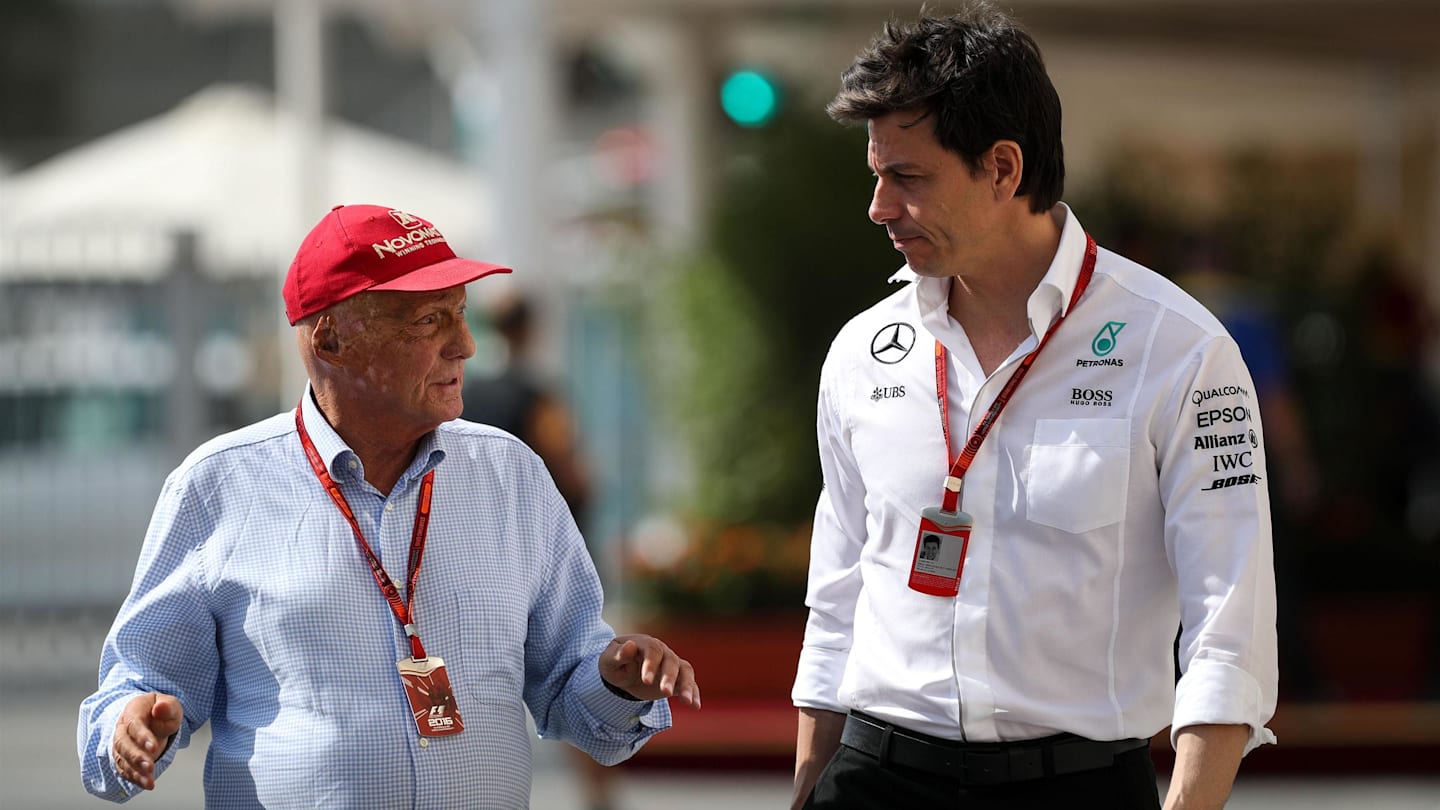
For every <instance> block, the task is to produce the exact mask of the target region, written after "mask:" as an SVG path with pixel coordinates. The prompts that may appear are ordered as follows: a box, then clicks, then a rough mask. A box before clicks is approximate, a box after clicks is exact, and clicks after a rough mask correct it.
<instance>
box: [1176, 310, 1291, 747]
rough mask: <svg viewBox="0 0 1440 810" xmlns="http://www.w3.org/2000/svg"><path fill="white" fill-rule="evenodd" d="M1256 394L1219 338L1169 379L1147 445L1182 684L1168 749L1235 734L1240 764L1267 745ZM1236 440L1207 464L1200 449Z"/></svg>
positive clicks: (1268, 601)
mask: <svg viewBox="0 0 1440 810" xmlns="http://www.w3.org/2000/svg"><path fill="white" fill-rule="evenodd" d="M1254 390H1255V386H1254V383H1253V382H1252V381H1251V379H1250V375H1249V372H1248V371H1247V370H1246V368H1245V364H1244V362H1243V361H1242V360H1241V357H1240V352H1239V349H1238V348H1237V347H1236V345H1235V343H1234V341H1233V340H1231V339H1230V338H1229V337H1228V336H1222V337H1216V338H1213V339H1211V340H1209V341H1208V342H1206V343H1205V344H1204V345H1203V346H1202V347H1200V349H1199V350H1198V351H1197V352H1196V353H1195V354H1194V355H1193V356H1192V357H1191V360H1190V362H1189V363H1188V364H1187V365H1186V367H1185V368H1184V369H1183V370H1182V371H1181V373H1180V374H1179V376H1178V377H1177V381H1176V384H1175V387H1174V390H1173V392H1172V394H1171V396H1170V397H1169V399H1168V400H1167V401H1166V403H1165V404H1164V406H1163V407H1164V408H1165V409H1166V412H1165V413H1164V414H1163V415H1162V418H1161V419H1160V420H1157V422H1158V423H1159V424H1164V425H1168V426H1169V427H1170V429H1169V432H1168V435H1161V436H1156V437H1155V438H1156V440H1157V447H1158V449H1159V451H1160V453H1159V459H1160V495H1161V498H1162V499H1163V502H1164V507H1165V543H1166V552H1167V554H1168V555H1169V559H1170V563H1171V565H1172V566H1173V568H1174V571H1175V575H1176V579H1177V582H1178V586H1179V599H1180V615H1181V624H1182V628H1181V636H1180V648H1179V660H1180V671H1181V673H1182V674H1181V677H1180V681H1179V683H1178V684H1177V686H1176V693H1175V709H1174V717H1173V723H1172V731H1171V742H1172V744H1173V743H1174V740H1175V736H1176V735H1177V734H1178V733H1179V731H1180V730H1181V729H1183V728H1185V727H1186V726H1193V725H1199V724H1244V725H1246V726H1248V727H1249V728H1250V739H1249V741H1248V743H1247V745H1246V749H1245V750H1246V752H1249V751H1250V750H1252V749H1254V748H1255V747H1257V746H1259V745H1262V744H1265V743H1274V742H1275V735H1274V734H1273V733H1272V732H1271V731H1270V730H1269V729H1268V728H1266V727H1265V724H1266V723H1267V722H1268V721H1269V720H1270V718H1271V717H1272V716H1273V715H1274V712H1275V702H1276V694H1277V688H1278V686H1277V685H1278V669H1277V653H1276V636H1275V611H1276V606H1275V570H1274V561H1273V557H1272V548H1271V523H1270V501H1269V495H1268V490H1267V486H1268V478H1269V474H1268V472H1267V470H1266V465H1265V445H1264V432H1263V431H1262V429H1261V424H1260V411H1259V405H1258V402H1257V400H1256V397H1255V395H1254ZM1213 436H1226V437H1235V438H1237V439H1238V444H1235V445H1232V446H1227V447H1225V448H1224V449H1223V452H1215V448H1214V447H1213V446H1211V444H1210V440H1211V439H1210V437H1213Z"/></svg>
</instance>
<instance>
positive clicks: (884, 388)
mask: <svg viewBox="0 0 1440 810" xmlns="http://www.w3.org/2000/svg"><path fill="white" fill-rule="evenodd" d="M903 396H905V386H903V385H881V386H876V387H875V390H874V391H871V392H870V401H871V402H879V401H880V400H882V399H899V398H901V397H903Z"/></svg>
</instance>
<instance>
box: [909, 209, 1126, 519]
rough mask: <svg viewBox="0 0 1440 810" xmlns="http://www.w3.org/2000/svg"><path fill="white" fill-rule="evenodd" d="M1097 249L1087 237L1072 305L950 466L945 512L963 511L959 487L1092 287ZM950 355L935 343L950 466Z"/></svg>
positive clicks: (1024, 361)
mask: <svg viewBox="0 0 1440 810" xmlns="http://www.w3.org/2000/svg"><path fill="white" fill-rule="evenodd" d="M1097 252H1098V249H1097V247H1096V245H1095V239H1094V237H1092V236H1090V234H1088V233H1087V234H1085V261H1084V262H1083V263H1082V264H1081V265H1080V277H1079V278H1077V279H1076V280H1075V289H1074V291H1073V292H1072V293H1071V294H1070V305H1069V306H1068V307H1066V308H1065V311H1064V312H1062V313H1060V317H1059V318H1056V319H1055V323H1053V324H1051V325H1050V329H1049V331H1047V332H1046V333H1045V336H1044V337H1042V338H1041V339H1040V345H1038V346H1036V347H1035V350H1034V351H1032V352H1030V353H1029V354H1027V355H1025V357H1024V359H1022V360H1021V361H1020V366H1019V368H1016V369H1015V372H1014V373H1013V374H1011V375H1010V379H1009V380H1007V381H1006V382H1005V387H1004V388H1001V389H1000V394H999V395H998V396H997V397H995V401H994V402H992V403H991V404H990V410H989V411H987V412H986V413H985V418H984V419H982V420H980V424H978V425H976V426H975V430H974V431H973V432H972V433H971V434H970V438H969V439H967V440H966V441H965V447H964V449H962V450H961V451H960V455H959V456H957V457H956V458H955V462H954V463H953V464H950V472H949V474H948V475H946V476H945V496H944V502H943V505H942V507H941V508H942V509H943V510H944V511H946V512H955V511H957V510H958V509H959V507H960V483H961V481H963V480H964V478H965V473H966V472H967V471H968V470H969V469H970V463H971V462H973V461H974V460H975V454H976V453H978V452H980V445H981V444H983V443H984V441H985V437H986V436H988V435H990V429H991V428H992V427H994V426H995V420H997V419H999V418H1000V412H1001V411H1003V410H1005V406H1006V405H1008V404H1009V403H1010V398H1011V397H1012V396H1014V395H1015V389H1017V388H1019V387H1020V382H1021V381H1022V380H1024V379H1025V375H1026V374H1029V373H1030V367H1031V366H1033V365H1035V358H1037V357H1039V356H1040V352H1041V350H1043V349H1044V348H1045V344H1047V343H1049V342H1050V337H1051V336H1052V335H1054V334H1055V330H1057V329H1059V328H1060V324H1062V323H1064V322H1065V316H1067V315H1069V314H1070V312H1071V311H1073V310H1074V309H1075V304H1076V302H1078V301H1079V300H1080V296H1081V295H1083V294H1084V293H1085V288H1087V287H1089V286H1090V278H1091V277H1092V276H1094V275H1095V256H1096V254H1097ZM947 358H948V355H947V353H946V351H945V346H944V345H942V344H941V343H940V341H938V340H937V341H935V396H936V398H937V399H938V400H939V403H940V429H941V431H943V432H944V434H945V461H946V462H947V463H949V462H950V404H949V396H948V395H947V392H948V388H947V387H946V382H945V377H946V370H947V369H948V368H949V362H948V359H947Z"/></svg>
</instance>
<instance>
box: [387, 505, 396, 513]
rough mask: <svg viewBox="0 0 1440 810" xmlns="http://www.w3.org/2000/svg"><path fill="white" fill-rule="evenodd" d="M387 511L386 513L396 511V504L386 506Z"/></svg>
mask: <svg viewBox="0 0 1440 810" xmlns="http://www.w3.org/2000/svg"><path fill="white" fill-rule="evenodd" d="M385 511H386V512H394V511H395V504H393V503H387V504H385Z"/></svg>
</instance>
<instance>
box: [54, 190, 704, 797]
mask: <svg viewBox="0 0 1440 810" xmlns="http://www.w3.org/2000/svg"><path fill="white" fill-rule="evenodd" d="M497 272H508V270H507V269H506V268H503V267H498V266H496V265H493V264H486V263H483V262H476V261H471V260H468V259H462V258H457V257H456V256H455V254H454V252H453V251H452V250H451V249H450V247H449V246H448V245H447V243H446V241H445V238H444V236H443V235H441V233H440V232H439V231H438V230H437V229H436V228H435V226H434V225H432V224H431V223H429V222H427V221H425V220H422V219H420V218H418V217H416V216H413V215H411V214H408V213H405V212H402V211H396V210H392V209H389V208H384V207H378V206H370V205H352V206H340V207H336V208H335V209H334V210H332V211H331V212H330V213H328V214H327V215H326V216H325V217H324V219H322V220H321V221H320V223H319V224H318V225H317V226H316V227H315V228H314V229H313V230H312V231H311V232H310V234H309V235H308V236H306V237H305V240H304V242H303V243H302V244H301V246H300V249H299V252H298V253H297V254H296V256H295V261H294V263H293V264H292V265H291V267H290V272H289V275H288V277H287V278H286V281H285V288H284V298H285V308H286V312H287V314H288V316H289V319H290V322H291V323H292V324H293V325H295V327H296V337H297V344H298V347H299V350H300V354H301V357H302V358H303V360H304V363H305V368H306V371H307V372H308V375H309V379H310V384H309V386H307V388H306V390H305V392H304V394H303V395H302V396H301V398H300V402H299V404H298V405H297V407H296V408H295V410H294V411H292V412H288V413H283V414H280V415H278V416H275V417H272V418H270V419H267V420H265V421H263V422H260V423H257V424H255V425H251V426H249V427H247V428H244V429H241V430H239V431H236V432H234V433H230V434H228V435H225V436H221V437H219V438H216V439H214V440H212V441H210V442H208V443H206V444H205V445H203V446H201V447H200V448H199V449H198V450H196V451H195V452H194V453H192V454H191V455H190V457H189V458H188V459H186V460H185V462H184V463H183V464H182V465H181V466H180V467H179V468H178V469H177V470H176V471H175V472H174V473H172V474H171V475H170V477H169V478H168V479H167V480H166V482H165V486H164V490H163V492H162V493H161V496H160V500H159V503H158V504H157V506H156V509H155V514H154V517H153V518H152V521H151V525H150V529H149V532H148V533H147V535H146V538H145V545H144V548H143V550H142V552H141V556H140V561H139V565H138V568H137V571H136V574H135V580H134V585H133V587H132V590H131V593H130V596H129V598H128V599H127V600H126V601H125V604H124V606H123V607H122V608H121V609H120V613H119V615H118V617H117V618H116V620H115V624H114V626H113V627H112V628H111V631H110V633H109V635H108V637H107V638H106V640H105V646H104V650H103V653H102V658H101V665H100V688H99V689H98V690H97V691H96V692H95V694H93V695H91V696H90V697H89V698H87V699H86V700H85V701H84V703H83V704H82V705H81V710H80V723H79V732H78V746H79V754H80V762H81V772H82V776H83V778H84V781H85V786H86V788H87V789H88V790H89V791H90V792H91V793H94V794H95V795H97V796H101V797H104V798H107V799H111V800H115V801H124V800H126V799H128V798H130V797H131V796H133V795H134V794H135V793H137V792H138V791H140V790H142V789H147V790H148V789H153V788H154V787H155V783H156V779H157V778H158V777H159V776H160V775H161V774H162V773H163V772H164V770H165V768H166V766H167V765H168V764H169V763H170V762H171V761H173V759H174V757H175V756H176V752H177V751H178V750H179V749H182V748H184V747H185V746H186V745H187V744H188V743H189V741H190V736H191V734H193V733H194V732H195V730H196V729H198V728H199V727H200V726H201V725H203V724H204V723H206V722H207V721H208V722H209V723H210V724H211V728H212V731H213V741H212V743H211V745H210V752H209V755H208V758H207V761H206V768H205V794H206V795H205V800H206V805H207V806H209V807H223V808H252V807H266V808H277V807H344V808H396V807H413V808H440V807H487V808H489V807H497V808H498V807H515V808H519V807H525V806H526V805H527V804H528V800H529V790H530V741H529V736H528V731H527V724H526V719H525V710H526V708H527V707H528V709H529V711H530V713H531V714H532V715H533V716H534V719H535V724H536V726H537V728H538V729H539V732H540V734H541V735H542V736H553V737H558V738H563V739H565V740H567V741H569V742H571V743H573V744H574V745H576V746H577V747H579V748H581V749H583V750H585V751H586V752H587V753H589V754H590V755H591V756H592V757H594V758H595V759H596V760H597V761H600V762H602V763H607V764H611V763H614V762H618V761H620V760H623V759H625V758H626V757H628V756H630V755H631V754H632V753H634V752H635V751H636V750H638V749H639V747H640V746H641V745H642V744H643V743H644V742H645V740H646V739H648V738H649V737H650V736H651V735H652V734H654V733H656V732H657V731H660V730H662V729H664V728H667V727H668V726H669V724H670V713H669V708H668V705H667V703H666V700H665V699H666V698H668V697H671V696H674V697H676V698H677V699H679V700H680V701H681V702H683V703H685V704H686V705H689V706H692V707H695V708H699V705H700V693H699V689H698V687H697V685H696V683H695V676H694V672H693V670H692V668H691V667H690V665H689V664H688V663H687V662H686V661H684V660H683V659H681V658H680V657H679V656H677V655H676V654H675V653H674V652H673V651H672V650H670V648H669V647H667V646H666V645H665V644H664V643H662V642H661V641H659V640H658V639H655V638H651V637H649V636H643V635H633V636H620V637H616V636H615V634H614V632H613V631H612V630H611V629H610V627H609V626H607V625H606V624H605V623H604V622H603V621H602V620H601V618H600V608H601V599H602V596H601V590H600V584H599V582H598V580H597V578H596V576H595V570H594V568H593V566H592V564H591V562H590V557H589V555H588V554H587V553H586V551H585V546H584V543H583V542H582V540H581V537H580V533H579V532H578V531H577V529H576V527H575V522H574V520H573V519H572V518H571V515H570V512H569V511H568V510H567V509H566V507H565V502H564V501H563V500H562V499H561V497H560V495H559V494H558V493H557V492H556V489H555V486H554V484H553V483H552V481H551V479H550V476H549V475H548V474H547V473H546V472H545V467H544V465H543V464H542V463H541V462H540V460H539V459H538V458H537V457H536V456H535V454H534V453H532V452H531V451H530V450H529V448H527V447H525V445H523V444H522V443H520V442H519V441H518V440H517V439H515V438H514V437H513V436H511V435H509V434H507V433H504V432H502V431H500V430H497V429H494V428H489V427H485V426H481V425H477V424H473V423H469V422H464V421H453V420H456V417H458V416H459V415H460V412H461V395H460V392H461V385H462V383H463V381H464V380H463V378H464V365H465V360H466V358H468V357H470V356H471V355H472V354H474V352H475V343H474V341H473V340H472V339H471V337H470V331H469V328H468V327H467V325H466V322H465V285H466V284H467V283H469V282H471V281H474V280H476V279H478V278H481V277H483V276H486V275H489V274H491V273H497ZM422 640H423V641H422Z"/></svg>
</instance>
